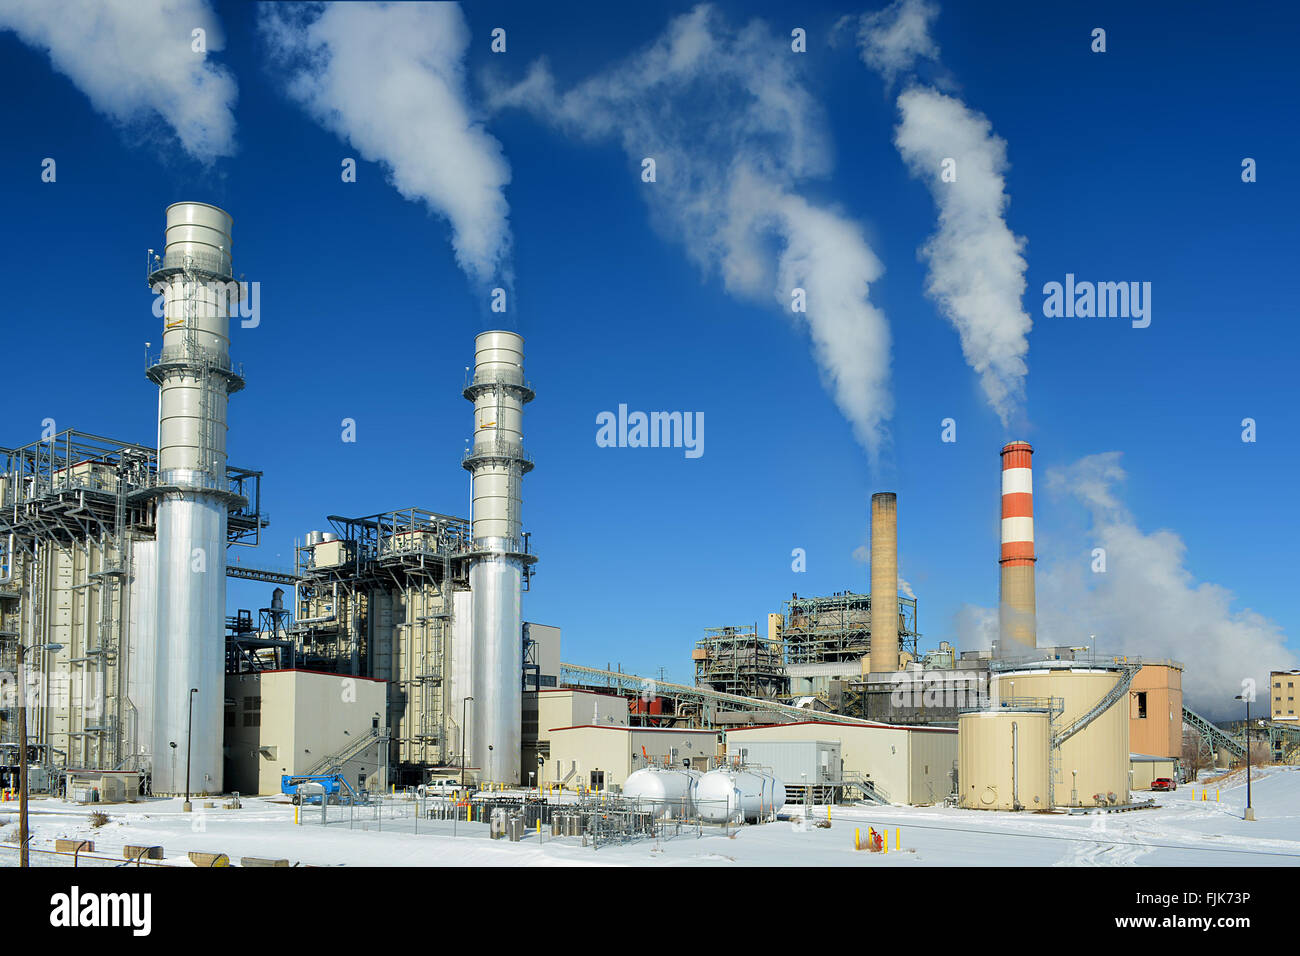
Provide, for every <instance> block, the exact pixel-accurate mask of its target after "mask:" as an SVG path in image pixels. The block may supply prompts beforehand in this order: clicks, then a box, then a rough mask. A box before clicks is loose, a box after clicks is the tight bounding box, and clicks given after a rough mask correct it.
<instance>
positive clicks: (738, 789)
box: [695, 767, 785, 823]
mask: <svg viewBox="0 0 1300 956" xmlns="http://www.w3.org/2000/svg"><path fill="white" fill-rule="evenodd" d="M784 805H785V784H784V783H782V782H781V781H780V780H779V779H778V778H777V777H775V776H774V775H772V774H770V773H767V772H765V771H761V770H751V769H745V770H733V769H731V768H726V767H721V768H719V769H717V770H710V771H709V772H708V773H706V774H705V775H704V776H703V777H701V778H700V781H699V783H698V784H696V787H695V807H696V811H697V812H698V813H699V815H700V817H702V818H703V819H704V820H707V821H708V822H709V823H726V822H728V821H738V820H741V819H743V820H746V821H749V822H751V823H755V822H758V821H759V820H761V819H763V818H764V817H766V816H769V815H771V814H773V813H775V812H776V811H777V810H779V809H781V807H782V806H784Z"/></svg>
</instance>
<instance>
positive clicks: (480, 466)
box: [462, 332, 533, 783]
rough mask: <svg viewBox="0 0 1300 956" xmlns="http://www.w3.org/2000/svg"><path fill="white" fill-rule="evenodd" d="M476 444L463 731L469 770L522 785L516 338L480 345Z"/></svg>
mask: <svg viewBox="0 0 1300 956" xmlns="http://www.w3.org/2000/svg"><path fill="white" fill-rule="evenodd" d="M474 349H475V352H474V377H473V379H471V381H470V384H469V385H468V386H467V387H466V389H465V393H464V394H465V397H466V398H467V399H469V400H470V401H472V402H473V403H474V443H473V445H472V446H471V447H470V450H469V452H468V453H467V454H466V456H465V462H464V465H465V468H466V469H467V470H468V471H469V472H470V475H471V483H472V489H473V490H472V495H471V497H472V507H473V513H472V515H471V518H472V528H471V533H472V535H473V538H474V547H475V550H476V551H477V552H479V554H478V557H476V558H475V560H474V562H473V564H472V565H471V566H470V571H469V587H470V594H471V602H472V606H471V611H470V618H471V621H472V625H471V626H472V634H473V637H472V641H473V648H472V657H473V664H472V666H471V677H470V681H471V685H470V686H471V688H472V690H471V691H470V695H471V696H473V698H474V700H473V702H471V703H470V704H469V707H468V708H467V709H466V718H465V723H466V727H464V728H462V733H465V734H466V739H467V743H468V747H467V750H468V753H469V758H468V762H469V766H470V767H472V768H475V769H476V770H477V773H478V776H479V778H480V779H481V780H490V781H497V782H502V783H519V782H520V779H519V776H520V763H521V761H522V754H521V750H520V735H521V726H520V725H521V722H522V720H523V679H524V669H523V615H522V610H521V607H520V595H521V592H522V590H523V578H524V566H525V562H526V561H528V560H531V556H529V555H526V554H525V553H524V542H523V524H522V518H521V515H520V511H521V507H522V502H521V498H520V490H519V486H520V479H521V478H522V477H523V476H524V475H525V474H527V473H528V472H529V471H531V470H532V467H533V463H532V462H531V461H530V460H529V458H528V456H527V455H526V454H525V453H524V445H523V441H524V434H523V418H524V404H525V403H526V402H531V401H532V400H533V390H532V389H531V388H529V387H528V385H527V383H526V382H525V380H524V340H523V337H522V336H519V335H516V334H515V333H514V332H483V333H481V334H480V335H478V336H476V337H475V339H474Z"/></svg>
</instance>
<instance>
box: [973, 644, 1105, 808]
mask: <svg viewBox="0 0 1300 956" xmlns="http://www.w3.org/2000/svg"><path fill="white" fill-rule="evenodd" d="M1120 679H1121V672H1120V670H1119V668H1117V667H1114V666H1107V665H1104V664H1081V663H1077V662H1072V661H1071V662H1066V661H1062V662H1056V661H1051V662H1044V663H1041V664H1030V665H1027V666H1026V667H1025V668H1024V669H1023V670H1013V671H1002V672H1000V673H998V674H997V680H996V683H995V687H996V696H997V699H998V700H1003V699H1005V698H1010V697H1015V698H1025V697H1034V698H1045V697H1058V698H1060V699H1061V700H1062V701H1063V702H1064V707H1065V709H1064V711H1063V712H1062V713H1061V715H1060V716H1059V717H1057V718H1056V721H1055V732H1056V733H1060V732H1061V731H1062V730H1064V729H1065V728H1066V727H1069V726H1070V725H1071V724H1072V723H1074V722H1075V720H1077V719H1078V718H1079V717H1082V716H1083V715H1084V714H1086V713H1087V712H1088V711H1090V710H1092V708H1093V707H1095V706H1097V704H1098V703H1099V702H1100V701H1101V699H1102V698H1103V697H1105V696H1106V694H1107V693H1108V692H1109V691H1110V690H1111V689H1113V688H1114V687H1115V685H1116V684H1117V683H1119V681H1120ZM1128 721H1129V706H1128V696H1127V695H1123V696H1121V697H1120V698H1119V700H1117V701H1116V702H1115V703H1114V704H1112V705H1111V706H1110V708H1109V709H1107V711H1106V712H1105V713H1103V714H1102V715H1101V716H1099V717H1097V718H1096V719H1094V720H1093V721H1092V723H1090V724H1088V726H1087V727H1085V728H1084V729H1083V730H1081V731H1079V732H1078V733H1077V734H1075V735H1074V736H1072V737H1071V738H1070V739H1069V740H1067V741H1065V743H1063V744H1062V745H1061V747H1060V749H1059V751H1058V752H1057V753H1056V754H1055V755H1054V761H1055V765H1056V779H1055V781H1054V789H1055V793H1054V796H1055V799H1056V803H1057V805H1058V806H1081V807H1095V806H1106V805H1108V804H1116V803H1127V802H1128V799H1129V789H1128V787H1129V777H1128V771H1129V746H1128V729H1129V728H1128Z"/></svg>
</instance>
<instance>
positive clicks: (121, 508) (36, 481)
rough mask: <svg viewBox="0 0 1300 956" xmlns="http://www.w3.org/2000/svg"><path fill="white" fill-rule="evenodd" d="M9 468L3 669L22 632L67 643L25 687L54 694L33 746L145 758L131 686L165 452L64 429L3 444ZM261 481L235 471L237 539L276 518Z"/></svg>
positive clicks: (9, 752)
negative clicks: (146, 551) (139, 556)
mask: <svg viewBox="0 0 1300 956" xmlns="http://www.w3.org/2000/svg"><path fill="white" fill-rule="evenodd" d="M0 466H2V467H3V470H2V471H0V672H4V673H7V674H13V673H15V671H16V668H17V644H18V642H19V641H23V642H24V643H25V644H28V645H38V644H48V643H61V644H63V645H64V646H63V647H62V649H61V650H60V651H57V652H51V651H48V650H42V651H38V652H37V653H36V655H35V656H34V657H32V658H29V662H28V670H29V675H28V682H29V686H28V688H27V693H28V695H29V696H30V695H31V694H32V693H38V694H39V695H41V699H42V700H43V701H44V702H45V706H42V707H39V708H36V709H34V710H33V715H34V718H35V719H34V720H33V721H32V722H31V723H30V724H29V746H34V747H35V749H36V751H37V753H38V755H39V756H38V758H37V759H39V760H43V761H45V762H47V763H50V764H68V763H72V764H75V765H78V766H81V767H84V768H88V769H102V770H111V769H118V768H120V767H122V766H124V765H126V764H127V763H130V762H132V761H135V762H137V763H141V762H143V761H142V758H143V757H145V756H146V755H142V754H141V753H139V752H138V749H137V746H136V744H137V739H136V737H137V728H136V727H135V724H134V713H135V704H134V703H133V701H132V697H131V693H130V692H129V690H128V683H129V681H130V676H131V675H130V673H129V650H130V642H131V638H132V621H133V610H132V606H131V599H132V595H133V594H139V593H140V592H141V590H142V589H146V590H151V589H152V588H153V587H154V582H153V580H152V578H150V579H149V580H147V581H145V580H141V581H139V582H138V583H137V582H136V574H135V568H134V567H133V554H134V549H133V545H134V544H135V543H136V542H145V541H150V540H152V539H153V538H154V535H155V533H156V530H157V502H158V498H159V496H160V495H161V494H163V493H164V492H165V490H166V488H165V487H164V486H163V485H161V484H160V482H159V479H158V453H157V450H156V449H154V448H152V447H149V446H147V445H138V444H135V443H133V442H124V441H118V440H115V439H110V438H104V437H102V436H99V435H92V434H90V433H88V432H81V431H77V430H75V429H67V430H65V431H62V432H58V433H57V434H55V435H53V436H51V437H50V438H48V439H43V440H41V441H37V442H32V443H31V444H28V445H23V446H20V447H18V448H0ZM261 478H262V473H261V472H259V471H254V470H251V469H247V468H238V467H233V466H232V467H228V468H227V469H226V488H225V491H224V496H225V499H226V501H227V502H228V505H229V521H228V530H227V541H228V544H232V545H233V544H239V545H247V546H255V545H256V544H257V543H258V540H259V538H260V533H261V530H262V529H263V528H265V527H266V525H267V523H268V518H267V516H266V515H265V514H264V513H263V512H262V511H261ZM56 637H57V638H58V640H56V639H55V638H56ZM33 678H34V680H33ZM15 703H16V700H12V699H10V700H3V701H0V707H4V706H7V707H8V709H7V710H4V711H3V713H2V714H0V717H3V719H2V720H0V751H3V753H0V762H9V761H10V759H11V758H12V757H13V756H14V755H15V754H16V753H17V746H18V741H17V739H16V730H15V729H14V728H16V726H17V721H16V720H15V719H12V718H13V714H12V713H11V712H10V711H11V710H12V707H13V705H14V704H15ZM60 743H61V744H62V746H60V745H59V744H60Z"/></svg>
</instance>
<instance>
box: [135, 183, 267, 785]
mask: <svg viewBox="0 0 1300 956" xmlns="http://www.w3.org/2000/svg"><path fill="white" fill-rule="evenodd" d="M231 222H232V221H231V218H230V216H229V215H228V214H227V213H225V212H224V211H223V210H221V209H218V208H217V207H215V206H210V205H207V204H206V203H197V202H185V203H174V204H172V205H171V206H168V207H167V243H166V246H165V247H164V252H163V256H162V258H161V259H159V260H155V269H154V272H153V274H152V275H151V276H150V284H151V286H152V287H153V288H155V289H156V290H161V292H162V294H163V297H164V306H163V344H162V352H161V354H160V356H159V361H158V363H157V364H156V365H154V366H153V367H152V368H150V369H149V372H148V375H149V378H150V379H151V380H152V381H153V382H154V383H155V384H157V385H158V392H159V395H158V484H159V491H160V500H159V503H158V512H157V540H158V555H157V600H158V627H157V633H156V637H155V640H156V653H155V655H154V656H155V658H156V661H157V667H156V671H155V689H154V721H153V732H152V734H151V741H150V752H151V753H152V754H153V755H154V757H155V761H154V768H153V772H154V780H155V782H156V786H157V789H159V790H160V791H161V792H165V793H179V792H181V790H182V787H181V783H182V781H180V780H177V779H174V778H175V772H174V771H173V770H172V769H171V768H170V767H169V766H167V765H166V764H162V765H159V761H158V760H157V755H158V754H161V753H166V752H167V749H168V745H169V744H170V743H173V742H175V743H176V744H178V745H179V744H180V743H181V741H182V740H184V739H185V735H186V733H187V726H188V721H187V709H188V708H187V704H188V701H187V698H189V697H190V696H191V695H190V693H189V691H190V688H197V689H198V693H197V694H196V695H194V696H195V700H194V726H193V730H194V733H193V738H194V748H193V751H194V752H193V764H194V768H193V772H194V778H193V780H194V789H195V790H198V791H200V792H211V793H219V792H220V791H221V788H222V754H221V742H222V735H223V722H224V721H223V717H224V711H225V687H224V670H225V668H224V662H223V659H224V651H225V600H226V520H227V514H228V506H229V503H230V500H231V496H230V494H229V490H228V487H227V482H226V406H227V400H228V396H229V394H230V393H231V392H234V391H237V390H238V389H239V388H242V387H243V382H242V380H241V379H240V378H239V377H238V376H237V375H236V374H234V370H233V368H232V366H231V363H230V337H229V336H230V316H229V310H230V309H229V307H230V297H229V293H230V290H231V288H232V286H231V285H230V283H231V277H232V275H233V273H232V270H231V260H230V247H231V242H230V231H231Z"/></svg>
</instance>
